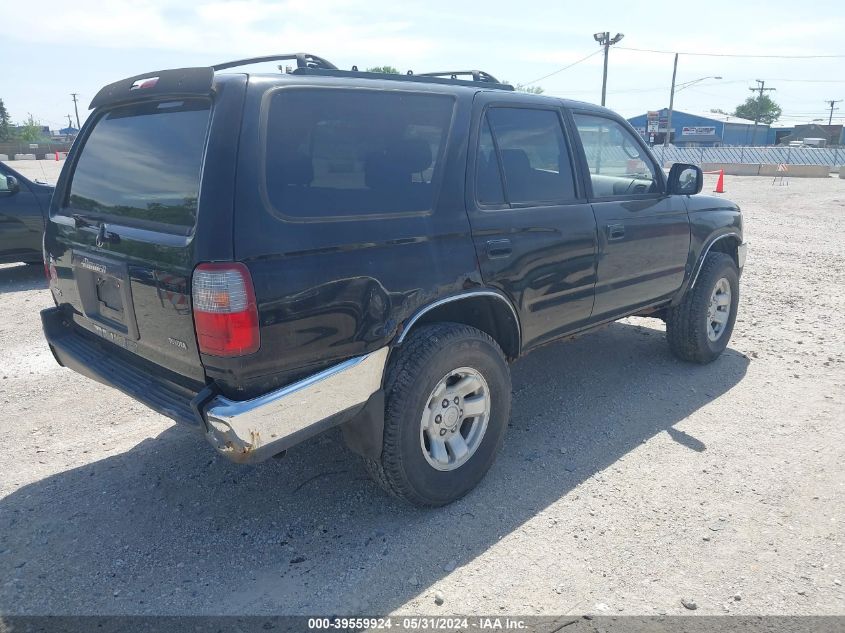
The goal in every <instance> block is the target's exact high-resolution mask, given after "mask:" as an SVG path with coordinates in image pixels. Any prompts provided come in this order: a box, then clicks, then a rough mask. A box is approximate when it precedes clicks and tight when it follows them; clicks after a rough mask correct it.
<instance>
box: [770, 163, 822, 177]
mask: <svg viewBox="0 0 845 633" xmlns="http://www.w3.org/2000/svg"><path fill="white" fill-rule="evenodd" d="M760 175H761V176H771V177H775V176H789V177H790V178H830V167H828V166H827V165H787V166H786V171H778V166H777V165H761V166H760Z"/></svg>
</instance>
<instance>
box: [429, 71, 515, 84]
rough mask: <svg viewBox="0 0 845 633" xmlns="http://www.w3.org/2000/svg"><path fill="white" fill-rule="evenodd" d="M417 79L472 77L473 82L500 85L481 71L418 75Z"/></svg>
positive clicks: (496, 80) (488, 74) (491, 76)
mask: <svg viewBox="0 0 845 633" xmlns="http://www.w3.org/2000/svg"><path fill="white" fill-rule="evenodd" d="M417 77H448V78H449V79H457V78H458V77H472V80H473V81H478V82H482V83H491V84H500V83H502V82H501V81H499V80H498V79H496V78H495V77H494V76H493V75H491V74H490V73H486V72H484V71H483V70H446V71H443V72H441V73H419V74H418V75H417Z"/></svg>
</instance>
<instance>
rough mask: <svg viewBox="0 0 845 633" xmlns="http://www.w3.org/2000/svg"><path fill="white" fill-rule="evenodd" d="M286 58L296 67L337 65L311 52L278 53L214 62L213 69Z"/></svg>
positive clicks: (333, 66)
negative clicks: (293, 61) (292, 60)
mask: <svg viewBox="0 0 845 633" xmlns="http://www.w3.org/2000/svg"><path fill="white" fill-rule="evenodd" d="M286 59H295V60H296V67H297V68H322V69H324V70H337V69H338V68H337V66H335V65H334V64H332V63H331V62H330V61H327V60H325V59H323V58H322V57H318V56H317V55H312V54H311V53H280V54H279V55H265V56H263V57H249V58H247V59H236V60H235V61H231V62H223V63H222V64H214V66H212V68H213V69H214V70H225V69H227V68H235V67H237V66H246V65H248V64H259V63H261V62H277V61H283V60H286Z"/></svg>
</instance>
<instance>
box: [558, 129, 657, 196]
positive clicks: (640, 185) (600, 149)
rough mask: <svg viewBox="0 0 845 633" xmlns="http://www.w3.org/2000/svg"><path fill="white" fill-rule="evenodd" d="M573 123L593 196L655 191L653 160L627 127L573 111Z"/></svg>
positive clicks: (626, 194) (655, 181)
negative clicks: (581, 147)
mask: <svg viewBox="0 0 845 633" xmlns="http://www.w3.org/2000/svg"><path fill="white" fill-rule="evenodd" d="M575 125H576V126H577V128H578V135H579V136H580V137H581V144H582V145H583V146H584V153H585V154H586V157H587V165H588V166H589V168H590V180H591V181H592V183H593V194H594V195H595V196H596V197H599V198H610V197H614V196H620V197H624V196H630V195H636V194H646V193H655V192H657V191H659V187H660V185H659V183H660V181H659V180H658V179H657V176H656V174H655V167H654V163H653V162H652V160H651V158H650V157H649V156H648V155H647V154H645V152H644V150H642V149H641V147H640V145H639V143H638V142H637V140H636V139H635V138H634V135H633V134H631V133H630V132H629V131H628V130H627V129H625V128H624V127H622V126H621V125H620V124H619V123H617V122H616V121H613V120H612V119H606V118H604V117H600V116H592V115H588V114H576V115H575Z"/></svg>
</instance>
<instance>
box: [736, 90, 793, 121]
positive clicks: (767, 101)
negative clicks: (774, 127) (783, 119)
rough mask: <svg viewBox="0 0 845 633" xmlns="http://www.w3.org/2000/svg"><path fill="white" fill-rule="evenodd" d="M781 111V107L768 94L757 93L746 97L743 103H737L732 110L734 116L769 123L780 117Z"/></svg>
mask: <svg viewBox="0 0 845 633" xmlns="http://www.w3.org/2000/svg"><path fill="white" fill-rule="evenodd" d="M781 112H782V110H781V107H780V106H779V105H778V104H777V103H775V102H774V101H773V100H772V98H771V97H770V96H769V95H758V96H756V97H748V99H746V100H745V103H743V104H742V105H738V106H737V107H736V110H734V116H738V117H741V118H743V119H749V120H751V121H754V120H757V121H760V123H764V124H766V125H769V124H771V123H774V122H775V121H777V120H778V118H780V113H781Z"/></svg>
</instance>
